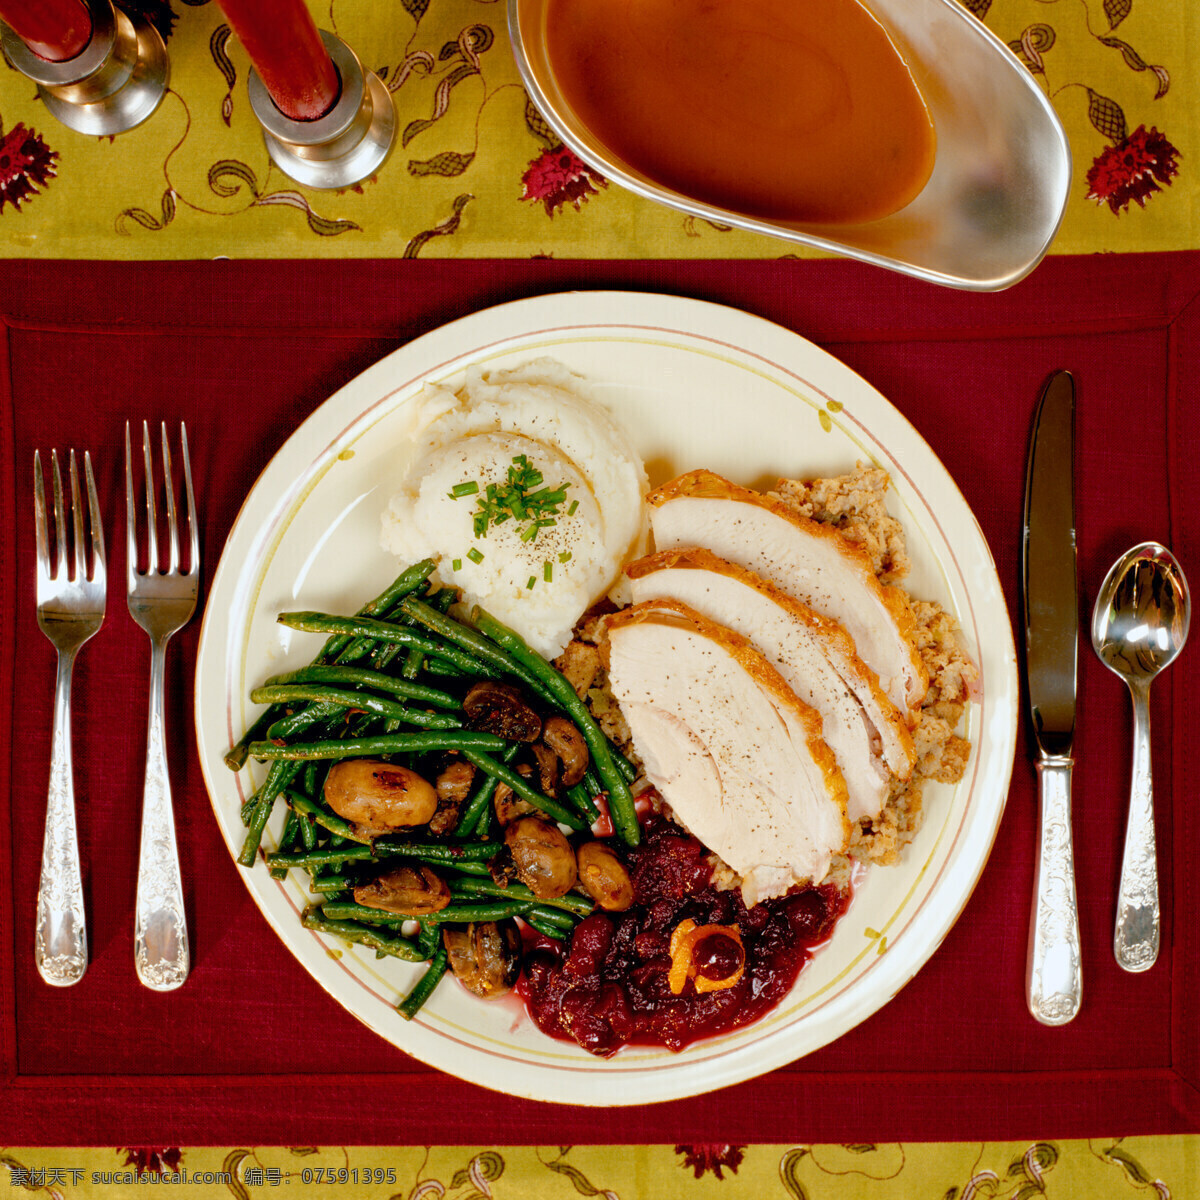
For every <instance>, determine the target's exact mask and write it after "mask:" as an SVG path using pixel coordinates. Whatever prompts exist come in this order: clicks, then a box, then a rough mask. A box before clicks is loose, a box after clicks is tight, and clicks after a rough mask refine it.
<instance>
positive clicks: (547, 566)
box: [542, 559, 554, 583]
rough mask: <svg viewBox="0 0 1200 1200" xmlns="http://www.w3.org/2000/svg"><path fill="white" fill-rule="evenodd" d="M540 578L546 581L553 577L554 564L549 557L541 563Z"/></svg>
mask: <svg viewBox="0 0 1200 1200" xmlns="http://www.w3.org/2000/svg"><path fill="white" fill-rule="evenodd" d="M542 578H543V579H544V580H545V581H546V582H547V583H549V582H550V581H551V580H552V579H553V578H554V564H553V563H552V562H551V561H550V560H549V559H546V561H545V562H544V563H542Z"/></svg>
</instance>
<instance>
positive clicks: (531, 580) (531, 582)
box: [525, 575, 537, 588]
mask: <svg viewBox="0 0 1200 1200" xmlns="http://www.w3.org/2000/svg"><path fill="white" fill-rule="evenodd" d="M535 583H537V576H536V575H530V577H529V582H528V583H526V584H525V586H526V587H527V588H531V587H533V585H534V584H535Z"/></svg>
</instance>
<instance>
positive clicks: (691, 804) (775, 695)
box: [606, 600, 850, 904]
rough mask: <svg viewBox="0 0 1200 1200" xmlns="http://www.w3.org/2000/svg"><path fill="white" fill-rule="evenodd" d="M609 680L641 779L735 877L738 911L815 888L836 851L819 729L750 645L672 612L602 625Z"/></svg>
mask: <svg viewBox="0 0 1200 1200" xmlns="http://www.w3.org/2000/svg"><path fill="white" fill-rule="evenodd" d="M606 626H607V637H608V662H609V667H608V678H609V686H610V687H611V688H612V691H613V694H614V695H615V696H616V698H617V700H618V701H619V702H620V705H621V711H622V712H623V713H624V714H625V717H626V719H627V720H628V722H629V727H630V730H631V732H632V734H633V741H634V745H635V747H636V748H637V751H638V755H639V756H640V757H641V759H642V763H643V766H644V768H645V771H646V775H647V777H648V778H649V780H650V782H651V783H653V784H654V786H655V787H656V788H658V790H659V792H660V793H661V794H662V796H663V798H664V799H665V800H666V801H667V803H668V804H669V805H670V806H671V808H672V810H673V811H674V813H675V815H676V816H677V818H678V819H679V820H680V821H681V822H682V823H683V824H684V825H685V826H686V827H687V828H688V829H689V830H690V831H691V832H692V833H693V834H694V835H695V836H696V837H697V838H699V839H700V841H702V842H703V843H704V844H705V845H706V846H707V847H708V848H709V849H710V850H712V851H713V852H714V853H715V854H717V855H718V856H719V857H720V858H721V859H722V860H723V861H724V862H725V863H727V864H728V865H729V866H730V867H731V868H732V869H733V870H734V871H736V872H737V874H738V875H740V876H741V877H742V881H743V882H742V895H743V897H744V898H745V900H746V902H747V904H754V903H756V902H757V901H758V900H760V899H764V898H766V897H768V896H779V895H782V894H783V893H784V892H786V891H787V890H788V888H790V887H791V886H792V885H793V884H796V883H799V882H802V881H804V880H808V879H811V880H814V881H819V880H821V879H823V878H824V877H825V875H826V873H827V872H828V870H829V864H830V860H831V858H832V856H833V855H834V854H837V853H840V852H841V851H843V850H844V849H845V848H846V845H847V843H848V841H849V837H850V823H849V821H848V819H847V817H846V784H845V780H844V779H843V777H842V773H841V771H840V770H839V768H838V765H837V761H836V759H835V758H834V755H833V752H832V751H831V750H830V749H829V747H828V745H827V744H826V743H825V741H824V739H823V738H822V736H821V718H820V716H819V715H818V714H817V713H816V712H814V711H813V710H812V709H811V708H809V707H808V706H807V705H806V704H804V703H803V701H801V700H800V699H799V698H798V697H797V696H796V694H795V692H793V691H792V689H791V688H790V687H788V685H787V683H786V682H785V681H784V679H783V678H782V676H781V675H780V674H779V672H778V671H776V670H775V668H774V667H773V666H772V665H771V664H770V663H769V662H768V661H767V660H766V658H764V657H763V655H762V654H760V653H759V652H758V651H757V650H755V649H754V647H753V646H752V645H751V644H750V642H749V641H748V640H747V639H746V638H744V637H742V636H740V635H739V634H737V633H734V632H732V631H731V630H728V629H725V628H723V627H722V626H720V625H717V624H715V623H714V622H712V621H710V620H708V619H707V618H705V617H703V616H701V615H700V614H699V613H697V612H695V611H694V610H692V609H690V608H688V607H687V606H686V605H684V604H680V603H678V602H676V601H671V600H663V601H651V602H647V603H644V604H635V605H633V606H632V607H631V608H627V609H625V610H623V611H621V612H619V613H615V614H614V615H613V616H611V617H608V618H606Z"/></svg>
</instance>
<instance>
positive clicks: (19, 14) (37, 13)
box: [0, 0, 92, 62]
mask: <svg viewBox="0 0 1200 1200" xmlns="http://www.w3.org/2000/svg"><path fill="white" fill-rule="evenodd" d="M0 21H3V22H4V23H5V24H6V25H7V26H8V27H9V28H10V29H11V30H12V31H13V33H15V34H16V35H17V37H19V38H20V39H21V41H23V42H24V43H25V44H26V45H27V46H28V47H29V48H30V50H32V51H33V52H34V54H36V55H37V56H38V58H44V59H46V60H48V61H49V62H66V60H67V59H69V58H74V57H75V56H76V55H77V54H78V53H79V52H80V51H81V50H83V48H84V47H85V46H86V45H87V44H88V41H89V40H90V39H91V36H92V15H91V13H89V12H88V10H87V7H86V6H85V5H84V3H83V0H2V2H0Z"/></svg>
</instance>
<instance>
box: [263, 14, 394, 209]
mask: <svg viewBox="0 0 1200 1200" xmlns="http://www.w3.org/2000/svg"><path fill="white" fill-rule="evenodd" d="M321 40H322V41H323V42H324V43H325V49H326V50H327V51H328V52H329V57H330V58H331V59H332V60H333V65H334V69H335V70H336V71H337V73H338V76H339V78H340V80H341V91H340V92H339V93H338V98H337V100H336V101H335V102H334V105H333V107H332V108H331V109H330V110H329V111H328V112H327V113H326V114H325V115H324V116H322V117H318V118H317V119H316V120H315V121H296V120H293V119H292V118H291V117H289V116H287V115H286V114H284V113H282V112H280V110H279V108H278V107H277V106H276V104H275V101H274V100H272V99H271V94H270V92H268V91H267V88H266V85H265V84H264V83H263V81H262V78H261V77H260V76H259V74H258V72H257V71H255V70H254V69H253V68H251V71H250V76H249V80H248V82H247V90H248V91H249V94H250V107H251V109H252V110H253V111H254V115H255V116H256V117H257V118H258V121H259V124H260V125H262V128H263V140H264V141H265V142H266V144H267V153H268V154H270V156H271V160H272V161H273V162H274V163H275V165H276V166H277V167H279V169H280V170H281V171H283V173H284V174H285V175H288V176H290V177H291V178H292V179H294V180H296V182H297V183H302V184H305V185H306V186H308V187H312V188H346V187H352V186H353V185H354V184H356V183H361V182H362V181H363V180H364V179H367V178H369V177H370V176H371V175H373V174H374V173H375V172H376V171H378V170H379V168H380V167H382V166H383V164H384V163H385V162H386V161H387V157H388V154H389V153H391V149H392V143H393V141H394V140H395V137H396V110H395V107H394V106H393V104H392V96H391V93H390V92H389V91H388V90H387V88H386V87H385V86H384V84H383V81H382V80H381V79H380V78H379V76H378V75H376V74H375V73H374V72H373V71H364V69H363V65H362V63H360V62H359V60H358V56H357V55H356V54H355V53H354V51H353V50H351V49H350V47H349V46H347V45H346V43H345V42H343V41H342V39H341V38H339V37H338V36H337V35H336V34H333V33H330V32H329V31H328V30H325V29H322V30H321Z"/></svg>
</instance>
